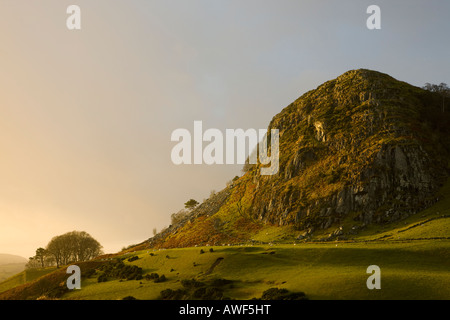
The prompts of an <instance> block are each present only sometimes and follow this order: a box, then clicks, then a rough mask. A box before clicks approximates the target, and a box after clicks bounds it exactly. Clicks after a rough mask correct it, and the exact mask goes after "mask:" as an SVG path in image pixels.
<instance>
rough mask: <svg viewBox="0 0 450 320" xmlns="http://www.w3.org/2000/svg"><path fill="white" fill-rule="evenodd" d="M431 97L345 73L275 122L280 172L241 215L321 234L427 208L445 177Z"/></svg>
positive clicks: (369, 75) (383, 79)
mask: <svg viewBox="0 0 450 320" xmlns="http://www.w3.org/2000/svg"><path fill="white" fill-rule="evenodd" d="M439 110H440V109H439V100H438V97H435V96H434V95H432V94H431V93H429V92H427V91H424V90H422V89H420V88H417V87H413V86H411V85H409V84H407V83H404V82H400V81H397V80H395V79H393V78H392V77H390V76H388V75H385V74H382V73H379V72H374V71H370V70H353V71H349V72H347V73H345V74H343V75H341V76H340V77H338V78H337V79H335V80H332V81H329V82H326V83H325V84H323V85H321V86H319V87H318V88H317V89H316V90H313V91H310V92H308V93H306V94H305V95H303V96H302V97H300V98H299V99H298V100H296V101H295V102H294V103H292V104H291V105H290V106H288V107H287V108H285V109H284V110H283V111H282V112H281V113H280V114H278V115H277V116H275V117H274V118H273V120H272V122H271V124H270V126H269V128H278V129H279V130H280V157H281V159H280V173H279V175H277V176H272V177H268V178H267V177H263V176H260V175H258V170H257V169H258V168H257V167H254V168H253V169H252V170H250V171H249V172H248V173H247V174H250V175H253V182H254V183H255V184H256V185H257V187H256V189H255V192H254V195H253V198H254V201H253V203H252V206H251V208H250V210H251V212H252V215H254V216H255V217H257V218H258V219H259V220H262V221H265V222H271V223H275V224H279V225H285V224H295V225H297V226H298V227H299V228H309V227H315V228H317V227H318V228H328V227H329V226H331V225H332V224H334V223H339V221H340V220H341V219H343V218H345V217H346V216H347V215H349V214H351V215H352V216H353V217H354V219H355V220H360V221H362V222H364V223H365V224H369V223H383V222H388V221H392V220H396V219H399V218H402V217H404V216H407V215H410V214H414V213H416V212H417V211H419V210H422V209H424V208H425V207H427V206H429V205H431V204H433V203H434V202H435V201H436V200H437V197H436V191H437V189H438V188H439V187H440V185H441V184H442V182H443V181H444V180H445V179H446V178H447V176H448V159H449V141H450V135H449V130H448V124H449V121H448V114H443V113H442V112H439Z"/></svg>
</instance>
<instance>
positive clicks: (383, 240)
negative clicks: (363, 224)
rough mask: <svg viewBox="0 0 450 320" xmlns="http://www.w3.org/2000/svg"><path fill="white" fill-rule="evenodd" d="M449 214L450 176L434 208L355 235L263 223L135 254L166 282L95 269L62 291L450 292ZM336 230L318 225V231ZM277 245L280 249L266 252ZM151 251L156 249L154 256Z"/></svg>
mask: <svg viewBox="0 0 450 320" xmlns="http://www.w3.org/2000/svg"><path fill="white" fill-rule="evenodd" d="M449 216H450V183H447V184H446V185H445V186H444V188H443V189H442V191H441V201H440V202H438V203H437V204H436V205H434V206H433V207H431V208H429V209H427V210H425V211H423V212H421V213H419V214H416V215H414V216H411V217H409V218H407V219H405V220H402V221H398V222H396V223H393V224H390V225H385V226H369V227H367V228H366V229H365V230H363V231H362V232H360V233H359V234H358V235H355V236H353V239H352V241H339V242H320V243H319V242H311V243H296V244H295V245H294V243H295V240H294V239H295V237H296V236H297V235H298V233H299V232H298V231H295V230H294V229H292V228H290V227H281V228H280V227H274V226H265V227H262V228H259V229H257V230H256V233H255V234H253V236H252V238H253V239H255V240H259V241H263V242H265V244H260V245H254V246H249V245H243V246H238V245H235V246H214V247H213V248H214V252H209V249H210V248H211V247H208V246H205V247H203V250H204V251H205V253H203V254H200V249H201V248H200V247H197V248H195V247H194V248H192V247H191V248H180V249H166V250H165V249H161V250H155V251H149V250H141V251H138V252H134V253H132V254H131V255H139V257H140V259H139V260H137V261H134V262H132V264H135V265H137V266H139V267H142V268H143V270H144V273H152V272H156V273H158V274H160V275H161V274H164V275H165V276H166V277H167V279H168V280H167V281H166V282H162V283H153V282H152V281H147V280H140V281H136V280H131V281H119V280H112V281H108V282H104V283H97V279H96V277H95V276H94V277H91V278H88V279H84V280H83V281H82V289H81V290H78V291H72V292H69V293H66V294H65V295H64V296H63V298H64V299H121V298H123V297H126V296H130V295H131V296H134V297H136V298H138V299H158V297H159V293H160V292H161V290H164V289H167V288H171V289H178V288H181V284H180V280H182V279H190V278H194V277H195V278H196V279H198V280H208V279H214V278H225V279H231V280H235V282H234V284H233V286H232V287H231V288H227V289H226V291H225V294H226V295H227V296H229V297H231V298H235V299H251V298H253V297H259V296H260V295H261V293H262V292H263V291H264V290H266V289H268V288H270V287H283V288H287V289H289V290H291V291H303V292H305V293H306V294H307V295H308V297H309V298H310V299H450V287H449V286H448V283H450V218H448V217H449ZM352 224H354V222H353V221H352V220H351V219H349V221H346V223H344V230H345V229H348V228H350V226H351V225H352ZM331 231H333V230H332V229H330V230H325V231H323V233H322V232H320V233H319V232H317V234H315V238H316V239H317V238H321V237H324V236H326V234H327V233H329V232H331ZM436 237H438V238H440V239H436ZM313 240H314V239H313ZM269 242H272V243H273V245H269V244H268V243H269ZM297 242H298V241H297ZM272 251H273V252H275V253H274V254H267V253H270V252H272ZM149 252H154V254H155V255H154V256H150V254H149ZM263 253H266V254H263ZM166 256H169V258H167V257H166ZM219 257H221V258H224V259H223V260H222V261H221V263H220V264H219V265H217V266H216V268H215V269H214V271H213V272H212V273H211V274H209V275H205V272H206V271H207V270H208V269H209V268H210V267H211V265H212V264H213V263H214V262H215V261H216V260H217V258H219ZM194 262H195V263H196V265H197V266H195V267H194ZM125 263H130V262H127V261H125ZM373 264H375V265H378V266H379V267H380V268H381V286H382V289H381V290H368V289H367V287H366V280H367V278H368V276H369V275H368V274H366V269H367V267H368V266H369V265H373ZM171 269H174V271H171ZM45 272H48V271H43V273H45ZM38 273H39V271H34V273H33V271H26V272H23V273H21V274H18V275H16V276H15V277H13V278H10V279H9V280H8V281H6V282H3V283H1V284H0V292H1V291H3V290H5V288H10V287H11V286H13V285H18V284H21V283H23V281H30V280H32V279H36V278H37V277H39V276H40V275H42V274H43V273H42V274H38ZM24 275H27V279H24V278H23V277H24ZM21 277H22V278H21Z"/></svg>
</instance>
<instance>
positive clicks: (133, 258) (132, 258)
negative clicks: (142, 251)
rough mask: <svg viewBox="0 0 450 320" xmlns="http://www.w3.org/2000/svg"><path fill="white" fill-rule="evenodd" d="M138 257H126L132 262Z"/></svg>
mask: <svg viewBox="0 0 450 320" xmlns="http://www.w3.org/2000/svg"><path fill="white" fill-rule="evenodd" d="M138 259H139V257H138V256H134V257H131V258H128V262H133V261H136V260H138Z"/></svg>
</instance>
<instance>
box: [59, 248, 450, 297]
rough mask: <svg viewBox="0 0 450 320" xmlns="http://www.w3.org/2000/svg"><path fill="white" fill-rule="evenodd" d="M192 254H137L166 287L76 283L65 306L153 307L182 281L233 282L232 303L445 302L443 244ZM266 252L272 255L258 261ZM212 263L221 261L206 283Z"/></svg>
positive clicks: (448, 251)
mask: <svg viewBox="0 0 450 320" xmlns="http://www.w3.org/2000/svg"><path fill="white" fill-rule="evenodd" d="M204 249H208V248H207V247H205V248H204ZM199 250H200V248H184V249H169V250H162V251H158V252H157V253H156V255H155V256H150V255H149V254H147V253H146V252H141V253H140V254H139V256H140V257H141V259H139V260H137V261H135V262H133V264H136V265H138V266H140V267H142V268H143V269H144V272H149V273H150V272H157V273H159V274H164V275H166V277H167V278H168V280H167V281H166V282H163V283H153V282H151V281H147V280H141V281H136V280H131V281H123V282H119V281H118V280H113V281H108V282H106V283H100V284H98V283H97V281H96V279H95V278H91V279H87V280H85V281H84V282H83V283H82V289H81V290H79V291H72V292H70V293H68V294H66V295H65V296H64V298H66V299H121V298H123V297H125V296H129V295H132V296H134V297H136V298H138V299H157V298H158V297H159V293H160V291H161V290H164V289H166V288H171V289H178V288H181V285H180V282H179V281H180V280H181V279H190V278H193V277H195V278H196V279H198V280H208V279H214V278H226V279H230V280H234V281H235V283H234V285H233V287H232V288H229V289H227V291H226V295H227V296H229V297H231V298H235V299H251V298H253V297H259V296H260V295H261V293H262V292H263V291H264V290H266V289H268V288H270V287H284V288H287V289H289V290H291V291H304V292H306V293H307V295H308V296H309V298H311V299H450V287H449V286H448V283H450V272H449V270H450V241H448V240H436V241H434V242H433V243H430V242H429V241H414V242H407V243H399V242H397V243H391V242H376V243H375V242H369V243H339V244H336V243H326V244H300V245H295V246H294V245H275V246H267V247H263V246H255V247H244V246H243V247H218V248H215V250H214V252H212V253H211V252H208V251H206V250H205V251H206V252H205V253H204V254H200V253H199ZM272 251H273V252H275V253H274V254H263V253H268V252H272ZM166 255H169V256H170V258H169V259H168V258H166ZM218 257H221V258H224V259H223V260H222V262H221V263H220V264H219V265H218V266H217V267H216V268H215V269H214V271H213V272H212V273H211V274H209V275H205V274H204V273H205V272H206V271H207V270H208V269H209V268H210V266H211V265H212V264H213V263H214V262H215V261H216V259H217V258H218ZM193 262H196V264H197V266H195V267H194V266H193ZM127 263H128V262H127ZM372 264H376V265H378V266H380V268H381V273H382V278H381V279H382V280H381V285H382V289H381V290H368V289H367V287H366V280H367V277H368V276H369V275H368V274H366V269H367V267H368V266H369V265H372ZM171 269H174V270H175V271H173V272H170V270H171Z"/></svg>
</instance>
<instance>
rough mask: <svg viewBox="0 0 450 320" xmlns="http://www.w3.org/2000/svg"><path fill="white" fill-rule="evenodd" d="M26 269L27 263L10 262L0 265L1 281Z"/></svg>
mask: <svg viewBox="0 0 450 320" xmlns="http://www.w3.org/2000/svg"><path fill="white" fill-rule="evenodd" d="M24 269H25V263H10V264H3V265H0V282H1V281H4V280H6V279H8V278H9V277H12V276H13V275H15V274H17V273H19V272H22V271H23V270H24Z"/></svg>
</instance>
